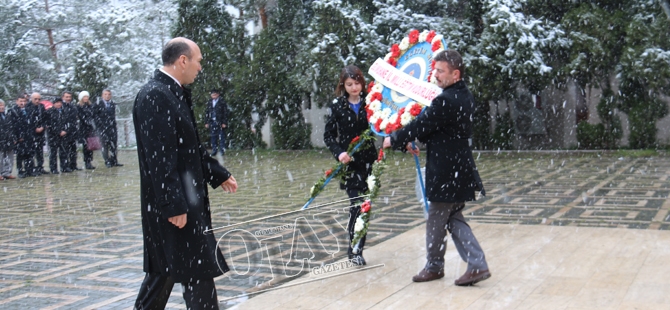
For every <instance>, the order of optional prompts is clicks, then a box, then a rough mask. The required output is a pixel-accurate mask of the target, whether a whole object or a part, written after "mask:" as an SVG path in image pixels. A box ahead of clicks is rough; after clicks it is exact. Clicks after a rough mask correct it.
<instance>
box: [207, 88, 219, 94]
mask: <svg viewBox="0 0 670 310" xmlns="http://www.w3.org/2000/svg"><path fill="white" fill-rule="evenodd" d="M209 94H210V95H211V94H219V95H221V92H220V91H219V90H218V89H216V88H214V89H212V90H211V91H210V92H209Z"/></svg>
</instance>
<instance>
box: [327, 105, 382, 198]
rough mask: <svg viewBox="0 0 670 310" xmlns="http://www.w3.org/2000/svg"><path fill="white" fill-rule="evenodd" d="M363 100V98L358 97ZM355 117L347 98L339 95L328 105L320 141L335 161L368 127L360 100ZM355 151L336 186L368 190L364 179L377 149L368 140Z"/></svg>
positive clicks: (369, 171) (375, 157)
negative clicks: (344, 173)
mask: <svg viewBox="0 0 670 310" xmlns="http://www.w3.org/2000/svg"><path fill="white" fill-rule="evenodd" d="M361 98H365V96H361ZM360 105H361V106H360V109H359V110H358V114H356V112H354V110H352V109H351V108H350V107H349V101H348V100H347V97H345V96H342V97H339V98H337V99H335V100H333V103H332V104H331V105H330V109H329V113H330V114H329V115H328V120H327V121H326V129H325V131H324V133H323V141H324V142H325V143H326V145H327V146H328V149H329V150H330V152H331V153H332V154H333V156H334V157H335V159H336V160H337V159H338V156H339V155H340V154H341V153H342V152H346V151H347V148H349V144H350V143H351V140H353V139H354V138H355V137H356V136H359V135H360V134H361V133H363V132H364V131H365V130H366V129H368V128H369V126H370V125H369V124H368V117H367V116H368V114H367V111H366V110H365V101H364V100H361V103H360ZM366 143H367V145H365V147H364V146H361V149H359V150H357V151H356V152H355V153H354V154H353V156H352V160H351V161H350V162H349V164H347V165H346V169H347V170H346V177H345V178H344V184H342V183H340V187H341V188H342V189H346V190H352V189H357V190H361V191H366V190H368V185H367V179H368V176H369V175H370V173H372V164H373V163H374V161H375V160H376V159H377V149H376V147H375V145H374V143H373V142H372V141H368V142H366Z"/></svg>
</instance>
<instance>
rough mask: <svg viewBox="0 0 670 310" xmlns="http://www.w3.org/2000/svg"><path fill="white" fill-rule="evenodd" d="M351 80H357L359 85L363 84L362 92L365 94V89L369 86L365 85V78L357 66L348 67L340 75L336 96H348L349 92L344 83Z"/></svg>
mask: <svg viewBox="0 0 670 310" xmlns="http://www.w3.org/2000/svg"><path fill="white" fill-rule="evenodd" d="M349 78H351V79H354V80H356V81H357V82H358V83H361V91H362V92H365V87H366V86H367V85H365V77H364V76H363V72H361V69H358V67H356V66H346V67H344V69H342V72H341V73H340V81H339V82H337V87H336V88H335V95H336V96H338V97H339V96H348V94H347V91H346V90H345V88H344V81H346V80H347V79H349Z"/></svg>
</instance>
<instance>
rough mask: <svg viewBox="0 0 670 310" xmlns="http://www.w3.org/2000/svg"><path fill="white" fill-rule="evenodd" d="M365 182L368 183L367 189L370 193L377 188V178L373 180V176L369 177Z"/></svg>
mask: <svg viewBox="0 0 670 310" xmlns="http://www.w3.org/2000/svg"><path fill="white" fill-rule="evenodd" d="M366 182H367V183H368V189H369V190H370V192H372V191H373V190H374V188H375V187H377V178H375V176H374V175H371V176H369V177H368V179H367V180H366Z"/></svg>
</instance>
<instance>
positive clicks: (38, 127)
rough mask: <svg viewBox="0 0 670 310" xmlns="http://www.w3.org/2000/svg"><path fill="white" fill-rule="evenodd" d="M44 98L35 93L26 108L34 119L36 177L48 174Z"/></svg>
mask: <svg viewBox="0 0 670 310" xmlns="http://www.w3.org/2000/svg"><path fill="white" fill-rule="evenodd" d="M41 101H42V96H41V95H40V93H37V92H35V93H33V94H32V95H30V103H29V104H28V105H27V106H26V109H28V110H30V113H29V114H30V115H31V117H32V118H33V127H34V129H33V131H32V134H33V136H34V138H33V139H34V142H35V162H34V163H35V167H34V168H33V173H34V174H35V175H40V174H46V173H47V172H46V171H44V143H45V141H46V134H45V133H46V128H45V127H44V126H45V124H44V117H45V111H46V109H45V108H44V105H43V104H42V102H41Z"/></svg>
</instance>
